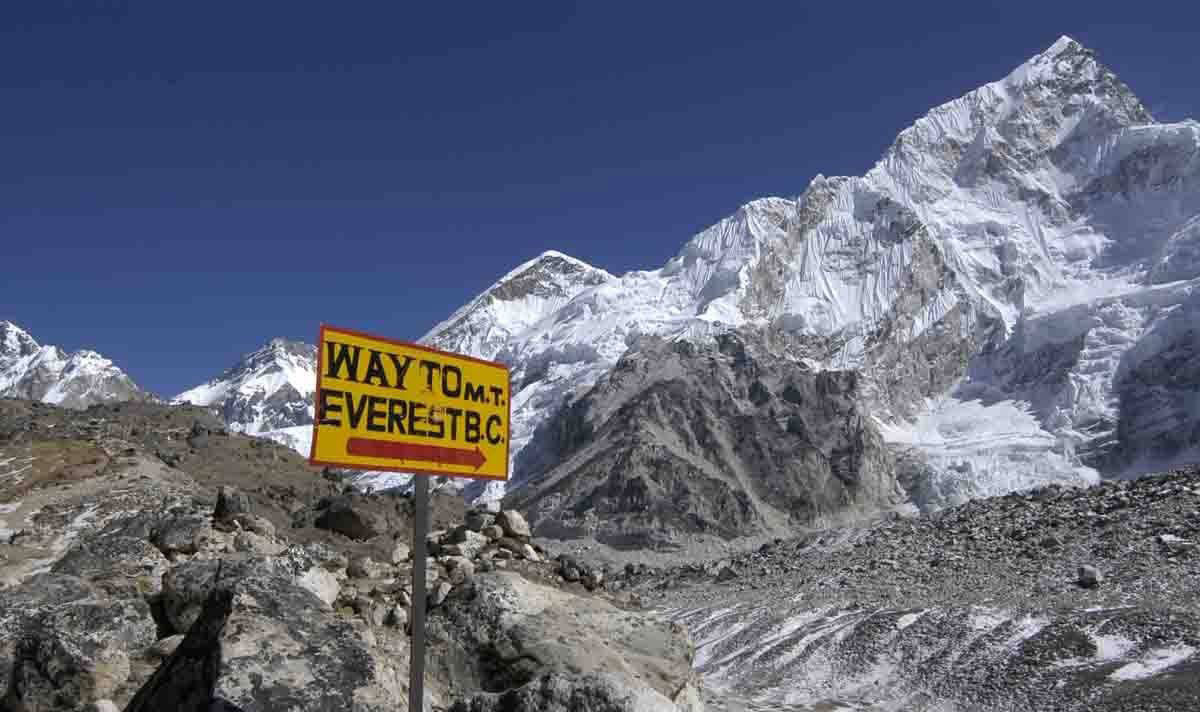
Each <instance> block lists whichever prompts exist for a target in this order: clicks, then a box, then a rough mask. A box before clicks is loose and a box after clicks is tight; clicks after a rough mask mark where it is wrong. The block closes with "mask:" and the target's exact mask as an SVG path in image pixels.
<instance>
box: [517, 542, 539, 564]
mask: <svg viewBox="0 0 1200 712" xmlns="http://www.w3.org/2000/svg"><path fill="white" fill-rule="evenodd" d="M521 554H522V555H523V556H524V557H525V558H526V559H529V560H530V561H533V562H535V563H536V562H539V561H541V560H542V557H541V556H539V555H538V553H537V551H536V550H535V549H534V548H533V547H532V546H530V545H529V544H525V545H524V546H522V547H521Z"/></svg>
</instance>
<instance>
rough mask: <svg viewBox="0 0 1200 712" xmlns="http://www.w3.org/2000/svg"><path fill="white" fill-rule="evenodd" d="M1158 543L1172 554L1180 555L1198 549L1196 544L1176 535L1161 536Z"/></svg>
mask: <svg viewBox="0 0 1200 712" xmlns="http://www.w3.org/2000/svg"><path fill="white" fill-rule="evenodd" d="M1157 539H1158V543H1159V544H1161V545H1162V546H1163V547H1164V548H1165V549H1166V550H1167V551H1169V552H1170V553H1172V554H1180V553H1183V552H1186V551H1192V550H1194V549H1196V543H1195V542H1191V541H1188V540H1187V539H1183V538H1181V537H1177V536H1175V535H1174V534H1159V535H1158V537H1157Z"/></svg>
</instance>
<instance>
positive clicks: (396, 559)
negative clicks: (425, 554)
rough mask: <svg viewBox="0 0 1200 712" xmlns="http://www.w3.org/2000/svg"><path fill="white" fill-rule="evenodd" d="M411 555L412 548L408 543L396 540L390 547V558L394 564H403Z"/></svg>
mask: <svg viewBox="0 0 1200 712" xmlns="http://www.w3.org/2000/svg"><path fill="white" fill-rule="evenodd" d="M411 556H412V549H411V548H409V546H408V544H405V543H404V542H401V541H397V542H396V545H395V546H394V547H392V556H391V560H392V564H393V565H394V566H399V565H400V564H403V563H404V562H405V561H408V560H409V558H410V557H411Z"/></svg>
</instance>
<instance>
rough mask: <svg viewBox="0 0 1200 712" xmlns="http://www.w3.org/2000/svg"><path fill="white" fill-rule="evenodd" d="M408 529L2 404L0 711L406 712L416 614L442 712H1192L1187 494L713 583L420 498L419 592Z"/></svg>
mask: <svg viewBox="0 0 1200 712" xmlns="http://www.w3.org/2000/svg"><path fill="white" fill-rule="evenodd" d="M411 518H412V511H411V502H410V501H409V500H408V499H407V498H406V497H403V496H399V495H395V494H388V493H382V494H372V495H363V494H360V493H357V492H354V491H353V490H352V489H348V488H347V487H346V485H345V483H344V482H343V481H342V480H341V478H340V477H339V476H338V474H337V473H334V472H329V471H321V470H315V469H312V468H310V467H309V466H308V465H307V464H306V463H305V462H304V461H303V460H302V459H300V458H299V457H297V456H296V455H295V454H294V453H292V452H291V451H289V450H287V449H286V448H283V447H281V446H277V445H275V444H273V443H270V442H267V441H262V440H256V439H253V438H248V437H244V436H241V435H238V434H236V433H230V432H228V431H227V430H225V429H224V428H223V427H221V425H220V423H219V421H217V419H216V418H215V417H214V416H213V415H212V414H211V413H208V412H207V411H204V410H202V409H196V408H188V407H165V406H160V405H154V404H124V405H118V406H102V407H93V408H92V409H90V410H88V411H86V412H83V413H80V412H74V411H67V410H62V409H59V408H55V407H52V406H45V405H41V404H36V403H30V402H27V401H13V400H0V710H5V711H8V710H14V711H16V710H20V711H22V712H24V711H32V710H39V711H42V710H104V711H106V712H109V711H111V710H114V709H122V708H124V709H127V710H131V711H137V712H141V711H143V710H159V709H181V710H189V709H197V710H200V709H203V710H209V709H222V710H244V711H246V712H249V711H251V710H278V709H292V710H331V711H332V710H367V711H369V710H397V709H406V708H407V699H408V689H407V685H408V671H409V667H408V662H409V637H408V615H409V605H410V603H411V601H412V598H413V596H414V595H425V596H426V597H427V598H426V600H427V603H428V604H429V605H430V607H431V608H430V614H429V620H428V625H427V630H428V634H429V636H428V637H429V651H428V662H427V675H426V680H427V682H426V690H427V696H426V700H427V704H426V708H427V709H429V710H453V711H454V712H501V711H503V712H522V711H525V710H547V711H549V712H555V711H556V710H564V711H565V710H585V711H587V710H592V711H595V712H601V711H603V712H634V711H639V712H650V711H655V712H659V711H661V712H675V711H687V712H699V711H700V710H702V709H708V710H832V709H881V710H883V709H892V710H1185V709H1200V600H1198V597H1197V592H1198V591H1200V469H1195V468H1193V469H1184V470H1178V471H1175V472H1171V473H1168V474H1164V475H1160V476H1156V477H1149V478H1144V479H1140V480H1136V481H1131V482H1109V483H1105V484H1102V485H1100V486H1097V487H1092V488H1088V489H1073V488H1058V487H1047V488H1042V489H1037V490H1031V491H1027V492H1022V493H1017V494H1012V495H1008V496H1005V497H999V498H992V499H987V500H978V501H974V502H970V503H968V504H966V505H963V506H960V507H957V508H954V509H949V510H944V511H943V512H941V513H939V514H937V515H933V516H921V517H901V516H896V515H888V516H884V517H881V518H878V519H876V520H875V521H872V522H869V523H865V524H862V525H859V526H851V527H840V528H833V529H825V530H822V531H812V532H808V533H805V534H803V535H800V536H796V537H792V538H785V539H776V540H773V541H770V542H768V543H766V544H765V545H762V546H756V547H754V548H753V549H749V550H745V551H742V552H740V553H734V554H731V555H729V556H725V557H722V558H715V559H713V558H708V557H704V556H701V557H695V556H693V557H692V558H687V557H688V556H689V553H688V551H687V550H686V549H681V550H678V551H676V552H674V553H670V554H664V553H663V552H653V554H654V556H650V555H649V553H648V552H634V551H618V550H605V549H604V548H603V547H601V546H599V545H593V546H591V548H588V549H586V550H580V548H579V547H578V546H574V545H572V544H570V543H569V542H555V541H552V540H538V539H534V538H532V537H531V531H530V527H529V525H528V523H527V522H526V521H525V519H524V517H522V516H521V514H519V513H518V512H516V511H500V512H492V511H467V510H465V509H464V508H463V505H462V502H461V500H460V499H458V498H457V497H454V496H441V495H438V494H437V493H435V494H434V497H433V502H432V519H433V528H434V531H432V532H430V535H429V537H428V544H429V547H430V552H431V559H430V562H429V568H428V572H427V580H428V586H427V589H426V590H425V591H423V592H414V591H413V589H412V586H411V581H410V567H411V563H410V553H409V552H410V550H411V544H412V542H411V540H410V532H411ZM572 549H574V550H575V551H574V553H572V551H571V550H572ZM705 551H709V552H711V551H712V549H706V550H705ZM693 553H694V552H693ZM622 557H624V558H625V559H626V560H627V561H628V563H627V564H626V562H625V561H622V560H621V559H622ZM646 561H657V562H658V565H655V566H651V565H647V563H645V562H646Z"/></svg>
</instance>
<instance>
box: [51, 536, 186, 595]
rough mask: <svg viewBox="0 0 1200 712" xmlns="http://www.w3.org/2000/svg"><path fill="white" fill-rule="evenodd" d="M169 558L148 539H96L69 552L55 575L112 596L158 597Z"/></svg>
mask: <svg viewBox="0 0 1200 712" xmlns="http://www.w3.org/2000/svg"><path fill="white" fill-rule="evenodd" d="M167 566H168V563H167V559H166V557H165V556H163V555H162V552H160V551H159V550H158V549H156V548H155V547H154V546H152V545H151V544H150V542H148V541H146V540H145V539H138V538H136V537H131V536H114V537H92V538H89V539H85V540H83V541H81V542H79V543H78V544H76V545H75V546H73V547H71V548H70V549H68V550H67V553H66V554H65V555H64V556H63V557H62V558H61V559H59V560H58V561H56V562H55V563H54V566H52V567H51V569H50V570H51V572H53V573H56V574H65V575H67V576H77V577H79V578H81V579H83V580H85V581H87V582H88V583H89V584H90V585H91V586H92V587H93V588H95V589H96V590H97V591H100V592H102V593H106V594H108V595H110V596H117V597H129V596H133V597H142V596H155V595H158V593H159V592H160V591H162V576H163V573H164V572H166V570H167Z"/></svg>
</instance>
